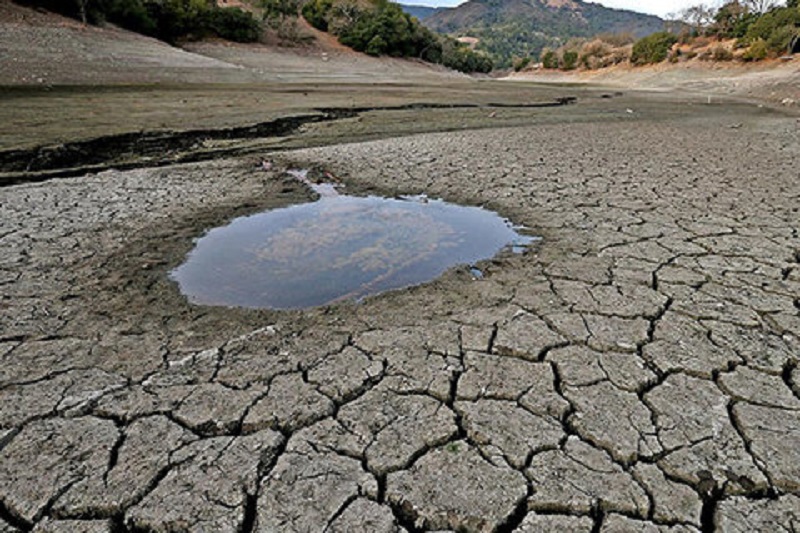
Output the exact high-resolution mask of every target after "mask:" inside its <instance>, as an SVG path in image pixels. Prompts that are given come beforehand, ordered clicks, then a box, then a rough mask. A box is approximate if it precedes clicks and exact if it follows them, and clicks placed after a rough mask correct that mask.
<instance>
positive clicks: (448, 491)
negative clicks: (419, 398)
mask: <svg viewBox="0 0 800 533" xmlns="http://www.w3.org/2000/svg"><path fill="white" fill-rule="evenodd" d="M443 480H447V482H446V483H443V482H442V481H443ZM526 493H527V484H526V482H525V478H524V477H523V476H522V474H520V473H519V472H517V471H515V470H512V469H510V468H508V467H503V466H497V465H494V464H491V463H489V462H488V461H486V460H485V459H484V458H483V457H481V455H480V454H479V453H478V452H477V451H476V450H475V449H474V448H472V447H471V446H470V445H469V444H467V443H466V442H464V441H457V442H451V443H449V444H446V445H444V446H443V447H441V448H437V449H435V450H433V451H430V452H428V453H427V454H426V455H424V456H423V457H422V458H420V459H419V460H418V461H417V462H416V463H414V465H413V466H411V467H410V468H409V469H407V470H403V471H401V472H396V473H392V474H389V476H388V478H387V486H386V498H387V499H388V500H389V501H390V502H391V504H392V506H395V507H399V508H400V509H402V512H403V514H404V515H406V516H408V517H410V518H411V519H412V520H413V522H414V523H415V524H417V526H418V527H423V528H425V529H428V530H435V529H447V528H451V529H453V530H456V531H470V532H480V533H489V532H491V531H495V530H496V529H497V527H498V526H499V525H500V524H503V523H504V522H505V521H506V520H507V519H508V518H509V517H510V516H511V515H512V514H513V513H514V511H515V509H516V508H517V506H518V505H519V504H520V503H522V502H523V501H524V499H525V495H526Z"/></svg>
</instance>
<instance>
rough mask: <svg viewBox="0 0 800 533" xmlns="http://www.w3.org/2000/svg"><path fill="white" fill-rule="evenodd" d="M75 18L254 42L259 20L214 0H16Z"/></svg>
mask: <svg viewBox="0 0 800 533" xmlns="http://www.w3.org/2000/svg"><path fill="white" fill-rule="evenodd" d="M17 2H18V3H20V4H23V5H28V6H31V7H39V8H44V9H47V10H48V11H53V12H56V13H61V14H63V15H66V16H69V17H74V18H78V19H80V20H83V22H84V23H91V24H100V23H104V22H110V23H112V24H116V25H118V26H120V27H122V28H125V29H128V30H131V31H135V32H137V33H142V34H144V35H149V36H151V37H155V38H157V39H161V40H163V41H166V42H170V43H174V42H176V41H177V40H179V39H193V38H194V39H201V38H204V37H209V36H216V37H220V38H223V39H227V40H230V41H237V42H253V41H256V40H257V39H258V38H259V35H260V32H261V23H260V21H259V20H258V19H256V18H255V17H254V16H253V15H252V14H250V13H248V12H245V11H242V10H241V9H237V8H222V7H218V6H217V5H216V3H215V2H214V1H213V0H17Z"/></svg>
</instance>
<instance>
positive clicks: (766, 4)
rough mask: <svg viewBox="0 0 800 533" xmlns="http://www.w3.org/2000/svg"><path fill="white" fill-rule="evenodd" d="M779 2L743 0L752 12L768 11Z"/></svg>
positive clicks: (774, 0) (771, 0)
mask: <svg viewBox="0 0 800 533" xmlns="http://www.w3.org/2000/svg"><path fill="white" fill-rule="evenodd" d="M779 3H780V2H778V0H744V1H743V2H742V4H743V5H744V6H745V7H747V9H748V10H750V12H751V13H766V12H767V11H769V10H770V9H772V8H773V7H775V6H777V5H778V4H779Z"/></svg>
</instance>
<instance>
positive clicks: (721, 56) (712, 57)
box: [701, 44, 733, 61]
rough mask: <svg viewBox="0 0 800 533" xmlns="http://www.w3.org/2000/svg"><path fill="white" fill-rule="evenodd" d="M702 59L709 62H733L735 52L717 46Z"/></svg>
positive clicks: (710, 49) (719, 45)
mask: <svg viewBox="0 0 800 533" xmlns="http://www.w3.org/2000/svg"><path fill="white" fill-rule="evenodd" d="M701 59H706V60H709V61H731V60H733V52H731V51H730V50H728V49H727V48H726V47H725V46H723V45H721V44H717V45H715V46H712V47H711V48H709V50H708V52H706V53H705V54H704V55H703V56H701Z"/></svg>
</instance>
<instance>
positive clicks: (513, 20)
mask: <svg viewBox="0 0 800 533" xmlns="http://www.w3.org/2000/svg"><path fill="white" fill-rule="evenodd" d="M424 24H425V25H426V26H427V27H429V28H431V29H432V30H434V31H437V32H440V33H446V34H452V35H456V36H465V35H469V36H472V37H477V38H478V39H480V43H479V45H478V47H479V49H482V50H485V51H486V52H488V53H489V54H490V55H491V56H492V57H493V58H494V59H495V63H496V65H498V66H510V65H511V62H512V59H513V58H514V57H518V58H524V57H538V56H539V53H540V52H541V51H542V49H543V48H545V47H557V46H559V45H561V44H563V43H564V42H566V41H567V40H568V39H570V38H572V37H590V36H593V35H597V34H601V33H629V34H632V35H633V36H635V37H643V36H645V35H649V34H652V33H655V32H657V31H659V30H661V29H662V28H663V24H664V21H663V20H662V19H660V18H658V17H656V16H652V15H644V14H641V13H635V12H633V11H625V10H620V9H611V8H607V7H603V6H601V5H599V4H593V3H587V2H581V1H580V0H470V1H469V2H467V3H465V4H462V5H460V6H458V7H454V8H450V9H443V10H440V11H438V12H437V13H434V14H433V15H431V16H430V17H427V18H425V19H424Z"/></svg>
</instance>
